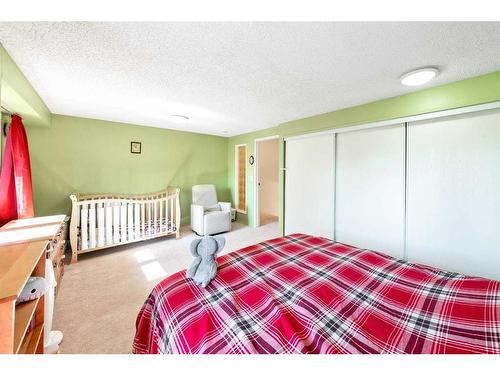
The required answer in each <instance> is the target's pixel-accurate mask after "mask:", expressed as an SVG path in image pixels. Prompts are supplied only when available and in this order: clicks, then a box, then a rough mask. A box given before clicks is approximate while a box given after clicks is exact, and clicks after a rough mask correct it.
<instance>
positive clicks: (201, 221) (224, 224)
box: [191, 185, 231, 236]
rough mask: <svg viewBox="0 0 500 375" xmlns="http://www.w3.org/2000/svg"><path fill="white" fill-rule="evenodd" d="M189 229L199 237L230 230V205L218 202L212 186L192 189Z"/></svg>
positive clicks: (200, 186)
mask: <svg viewBox="0 0 500 375" xmlns="http://www.w3.org/2000/svg"><path fill="white" fill-rule="evenodd" d="M192 199H193V201H192V204H191V229H192V230H193V231H195V232H196V233H197V234H198V235H200V236H205V235H210V234H215V233H221V232H227V231H230V230H231V203H229V202H218V200H217V192H216V191H215V186H214V185H195V186H193V187H192Z"/></svg>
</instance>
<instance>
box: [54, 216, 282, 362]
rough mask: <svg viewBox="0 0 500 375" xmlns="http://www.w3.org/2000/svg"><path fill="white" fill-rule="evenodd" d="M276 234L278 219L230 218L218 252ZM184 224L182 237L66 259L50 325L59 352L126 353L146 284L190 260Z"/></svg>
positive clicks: (188, 236) (147, 289)
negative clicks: (254, 224)
mask: <svg viewBox="0 0 500 375" xmlns="http://www.w3.org/2000/svg"><path fill="white" fill-rule="evenodd" d="M278 236H279V226H278V223H277V222H274V223H269V224H266V225H262V226H261V227H258V228H251V227H248V226H243V225H241V224H238V223H233V230H232V231H231V232H229V233H225V234H224V237H225V238H226V246H225V247H224V249H223V250H222V252H221V254H226V253H229V252H231V251H235V250H238V249H240V248H242V247H245V246H249V245H252V244H255V243H258V242H261V241H265V240H267V239H270V238H274V237H278ZM194 238H195V234H194V233H192V232H191V230H190V228H189V227H183V228H181V238H180V239H178V240H176V239H175V237H167V238H162V239H155V240H150V241H145V242H140V243H136V244H130V245H124V246H120V247H117V248H111V249H106V250H101V251H96V252H94V253H89V254H86V255H82V256H80V257H79V260H78V263H76V264H72V265H67V266H66V268H65V274H64V277H63V280H62V283H61V288H60V290H59V294H58V296H57V299H56V305H55V310H54V323H53V329H57V330H60V331H62V332H63V333H64V340H63V342H62V344H61V347H60V353H130V352H131V350H132V341H133V338H134V334H135V319H136V317H137V314H138V312H139V310H140V308H141V306H142V304H143V303H144V301H145V299H146V297H147V296H148V295H149V293H150V291H151V289H152V288H153V287H154V286H155V285H156V284H157V283H158V282H159V281H160V280H162V279H163V278H165V277H166V276H168V275H171V274H172V273H175V272H177V271H180V270H182V269H185V268H187V267H188V266H189V264H190V263H191V260H192V256H191V254H190V252H189V244H190V243H191V241H192V240H193V239H194Z"/></svg>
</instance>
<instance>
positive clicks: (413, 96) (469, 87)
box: [228, 71, 500, 230]
mask: <svg viewBox="0 0 500 375" xmlns="http://www.w3.org/2000/svg"><path fill="white" fill-rule="evenodd" d="M494 101H500V71H498V72H494V73H490V74H485V75H482V76H478V77H474V78H470V79H466V80H463V81H457V82H453V83H449V84H446V85H442V86H437V87H432V88H428V89H424V90H420V91H416V92H412V93H409V94H406V95H401V96H396V97H392V98H388V99H383V100H379V101H376V102H371V103H367V104H363V105H359V106H355V107H350V108H346V109H341V110H338V111H335V112H329V113H325V114H321V115H317V116H312V117H308V118H304V119H301V120H295V121H290V122H286V123H283V124H280V125H278V126H276V127H275V128H271V129H266V130H262V131H257V132H253V133H248V134H243V135H239V136H236V137H231V138H230V139H229V144H228V186H229V189H230V191H231V196H232V197H233V201H234V194H235V183H234V146H235V145H237V144H247V145H248V146H247V147H248V155H253V152H254V141H255V139H257V138H261V137H265V136H268V135H279V136H280V167H284V147H283V138H284V137H286V136H292V135H299V134H304V133H308V132H314V131H322V130H328V129H333V128H340V127H345V126H350V125H355V124H363V123H370V122H375V121H383V120H390V119H395V118H399V117H406V116H413V115H418V114H423V113H431V112H436V111H442V110H447V109H453V108H460V107H465V106H470V105H475V104H481V103H488V102H494ZM247 170H248V172H247V174H248V176H251V177H253V175H254V166H251V165H250V164H248V161H247ZM283 199H284V175H283V172H280V225H281V228H282V230H283V216H284V211H283V210H284V205H283ZM253 206H254V182H253V181H250V178H249V179H247V207H248V208H247V212H248V215H239V216H238V217H239V218H238V220H241V221H242V222H245V223H248V224H249V225H254V209H253Z"/></svg>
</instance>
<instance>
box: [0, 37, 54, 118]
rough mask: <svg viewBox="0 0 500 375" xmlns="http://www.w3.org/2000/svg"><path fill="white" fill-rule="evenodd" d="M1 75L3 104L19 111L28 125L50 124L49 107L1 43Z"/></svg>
mask: <svg viewBox="0 0 500 375" xmlns="http://www.w3.org/2000/svg"><path fill="white" fill-rule="evenodd" d="M0 76H1V80H0V85H1V86H0V87H1V88H0V92H1V97H0V101H1V104H2V106H3V107H5V108H7V109H9V110H10V111H12V112H15V113H18V114H19V115H20V116H21V117H22V118H23V122H24V124H25V125H26V126H49V125H50V120H51V116H50V111H49V109H48V108H47V106H46V105H45V103H44V102H43V100H42V99H41V98H40V96H39V95H38V93H37V92H36V91H35V90H34V89H33V87H32V86H31V84H30V82H29V81H28V80H27V79H26V77H25V76H24V74H23V72H21V70H20V69H19V68H18V66H17V65H16V63H15V62H14V61H13V60H12V58H11V57H10V56H9V54H8V53H7V51H5V49H4V48H3V46H2V45H1V44H0Z"/></svg>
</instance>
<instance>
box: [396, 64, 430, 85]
mask: <svg viewBox="0 0 500 375" xmlns="http://www.w3.org/2000/svg"><path fill="white" fill-rule="evenodd" d="M438 73H439V69H437V68H433V67H426V68H421V69H416V70H412V71H411V72H408V73H406V74H403V75H402V76H401V78H399V80H400V81H401V83H402V84H403V85H405V86H420V85H423V84H424V83H427V82H429V81H430V80H431V79H433V78H434V77H436V76H437V75H438Z"/></svg>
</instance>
